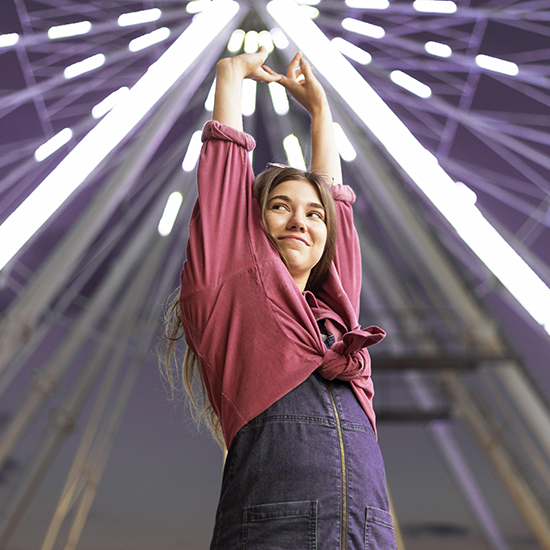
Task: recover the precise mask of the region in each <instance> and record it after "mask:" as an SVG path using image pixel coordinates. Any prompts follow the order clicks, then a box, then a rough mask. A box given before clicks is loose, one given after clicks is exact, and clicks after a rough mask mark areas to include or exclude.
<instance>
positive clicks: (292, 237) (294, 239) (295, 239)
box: [279, 235, 309, 246]
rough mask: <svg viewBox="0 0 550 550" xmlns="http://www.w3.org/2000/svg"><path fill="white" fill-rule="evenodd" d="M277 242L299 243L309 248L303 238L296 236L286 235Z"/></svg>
mask: <svg viewBox="0 0 550 550" xmlns="http://www.w3.org/2000/svg"><path fill="white" fill-rule="evenodd" d="M279 240H280V241H283V240H289V241H299V242H302V243H304V244H305V245H306V246H309V243H308V242H307V241H306V240H305V239H304V238H303V237H298V235H286V236H285V237H279Z"/></svg>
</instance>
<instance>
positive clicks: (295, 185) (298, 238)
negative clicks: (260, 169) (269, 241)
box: [265, 180, 327, 292]
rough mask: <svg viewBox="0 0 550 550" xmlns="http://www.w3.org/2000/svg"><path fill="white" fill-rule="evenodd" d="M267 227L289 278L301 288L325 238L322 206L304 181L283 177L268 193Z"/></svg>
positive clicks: (309, 185) (323, 245) (314, 263)
mask: <svg viewBox="0 0 550 550" xmlns="http://www.w3.org/2000/svg"><path fill="white" fill-rule="evenodd" d="M265 220H266V223H267V228H268V230H269V231H270V233H271V235H272V236H273V238H274V239H275V240H276V241H277V243H278V244H279V246H280V248H281V250H282V252H283V255H284V258H285V260H286V263H287V266H288V270H289V271H290V274H291V275H292V278H293V279H294V281H295V282H296V284H297V285H298V287H299V288H300V290H301V291H302V292H303V290H304V288H305V286H306V283H307V280H308V277H309V274H310V272H311V270H312V268H313V267H315V265H316V264H317V262H318V261H319V260H320V259H321V256H322V255H323V252H324V250H325V243H326V241H327V226H326V223H325V209H324V208H323V205H322V204H321V198H320V197H319V192H318V191H317V189H316V187H315V186H314V185H312V184H311V183H309V182H308V181H300V180H289V181H285V182H283V183H281V184H279V185H277V187H275V188H274V189H272V190H271V193H269V197H268V199H267V207H266V211H265Z"/></svg>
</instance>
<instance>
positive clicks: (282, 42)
mask: <svg viewBox="0 0 550 550" xmlns="http://www.w3.org/2000/svg"><path fill="white" fill-rule="evenodd" d="M269 34H270V35H271V38H272V40H273V44H275V47H276V48H279V50H284V49H285V48H288V46H289V42H288V38H287V37H286V35H285V33H284V32H283V31H282V30H281V29H279V27H275V28H274V29H271V31H270V32H269Z"/></svg>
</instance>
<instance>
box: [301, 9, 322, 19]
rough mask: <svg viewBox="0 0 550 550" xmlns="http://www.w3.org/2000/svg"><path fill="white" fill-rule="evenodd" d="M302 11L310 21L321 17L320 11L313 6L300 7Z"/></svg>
mask: <svg viewBox="0 0 550 550" xmlns="http://www.w3.org/2000/svg"><path fill="white" fill-rule="evenodd" d="M300 9H301V10H302V12H303V13H304V14H305V15H306V16H307V17H309V18H310V19H315V18H317V17H319V10H318V9H317V8H314V7H313V6H300Z"/></svg>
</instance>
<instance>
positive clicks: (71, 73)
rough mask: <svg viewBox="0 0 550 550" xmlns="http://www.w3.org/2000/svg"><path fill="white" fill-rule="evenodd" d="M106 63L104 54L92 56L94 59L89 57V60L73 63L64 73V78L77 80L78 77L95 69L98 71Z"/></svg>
mask: <svg viewBox="0 0 550 550" xmlns="http://www.w3.org/2000/svg"><path fill="white" fill-rule="evenodd" d="M103 63H105V56H104V55H103V54H102V53H98V54H96V55H92V57H88V58H87V59H83V60H82V61H79V62H78V63H73V64H72V65H69V66H68V67H67V68H66V69H65V70H64V71H63V76H64V77H65V78H66V79H67V80H69V79H70V78H75V77H77V76H80V75H81V74H84V73H88V72H90V71H93V70H94V69H98V68H99V67H101V65H103Z"/></svg>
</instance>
